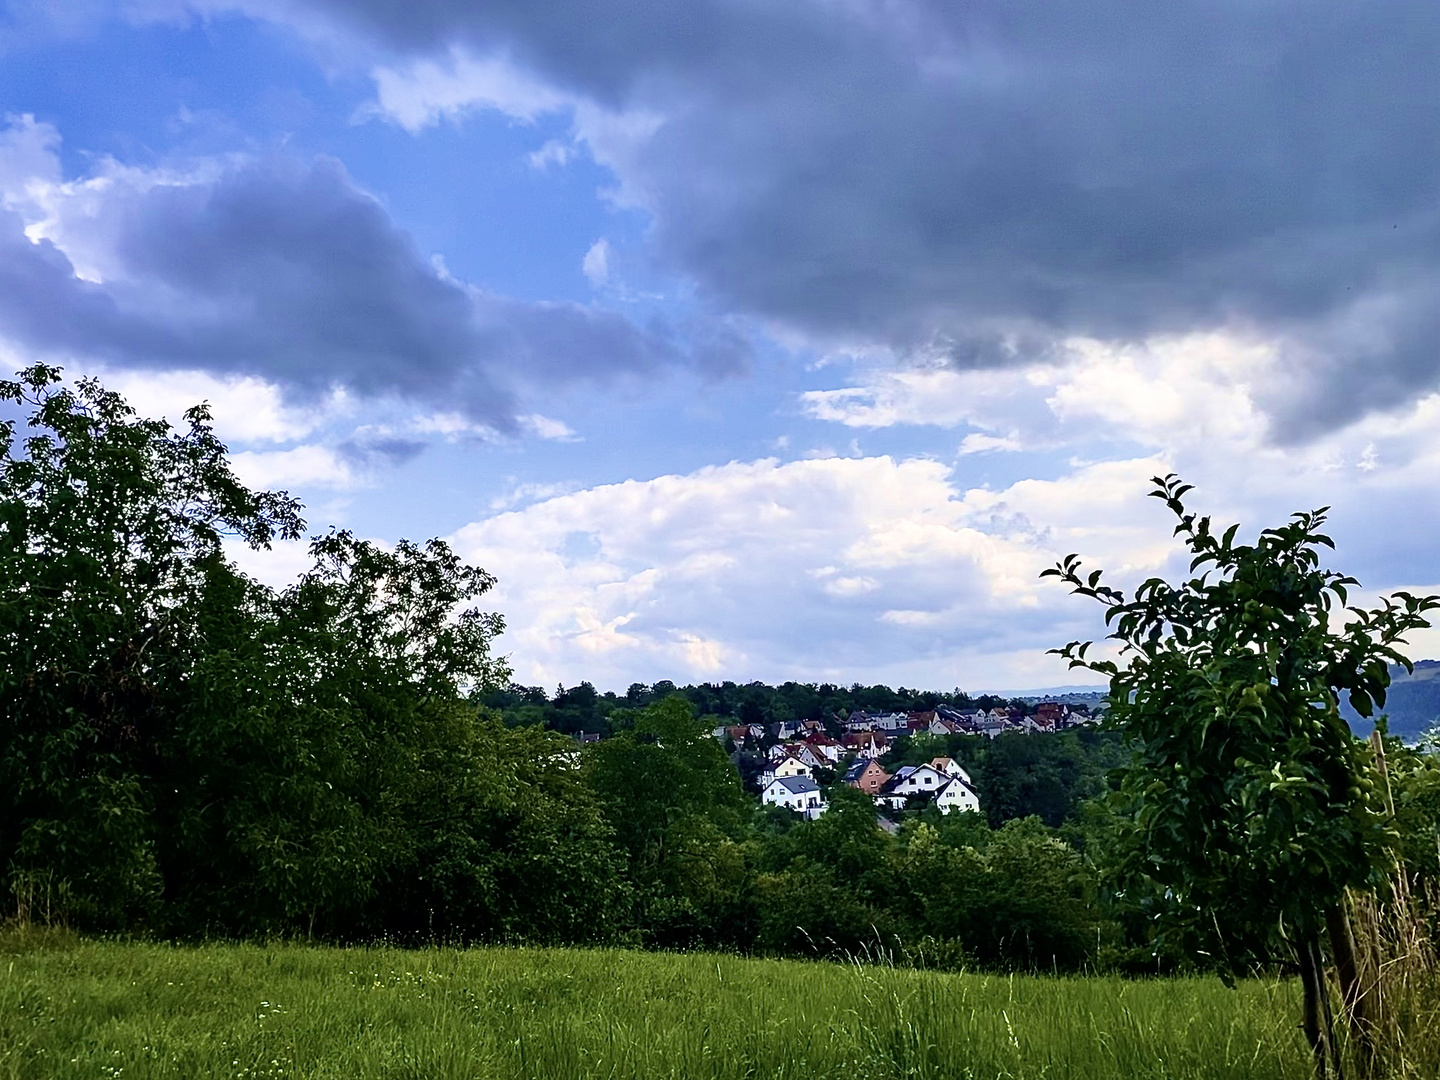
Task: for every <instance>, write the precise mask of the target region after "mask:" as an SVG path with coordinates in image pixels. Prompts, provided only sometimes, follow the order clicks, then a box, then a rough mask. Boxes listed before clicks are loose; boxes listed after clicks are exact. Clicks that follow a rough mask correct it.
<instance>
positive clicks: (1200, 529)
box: [1042, 474, 1440, 1076]
mask: <svg viewBox="0 0 1440 1080" xmlns="http://www.w3.org/2000/svg"><path fill="white" fill-rule="evenodd" d="M1154 483H1155V489H1154V490H1153V491H1151V492H1150V494H1151V496H1153V497H1155V498H1158V499H1160V500H1162V501H1163V502H1164V503H1165V505H1166V506H1167V507H1168V508H1169V509H1170V511H1171V512H1172V513H1173V514H1174V516H1175V518H1176V519H1177V524H1176V526H1175V535H1177V536H1180V537H1182V538H1183V540H1184V543H1185V546H1186V547H1187V548H1188V549H1189V551H1190V553H1191V555H1192V559H1191V562H1190V571H1191V573H1194V572H1195V571H1197V570H1200V571H1202V572H1201V573H1200V574H1199V576H1196V577H1192V578H1190V579H1189V580H1186V581H1184V582H1182V583H1181V584H1179V585H1170V584H1168V583H1166V582H1165V581H1163V580H1161V579H1159V578H1151V579H1150V580H1148V581H1146V582H1144V583H1143V584H1142V585H1140V586H1139V588H1137V589H1136V590H1135V593H1134V596H1133V598H1131V599H1129V600H1127V599H1126V597H1125V595H1124V594H1123V593H1122V592H1121V591H1119V590H1117V589H1113V588H1110V587H1108V586H1105V585H1102V584H1101V583H1100V582H1101V572H1100V571H1098V570H1097V571H1092V572H1090V573H1088V574H1085V575H1082V573H1081V564H1080V560H1079V558H1078V557H1077V556H1075V555H1070V556H1067V557H1066V558H1065V559H1064V561H1062V562H1061V563H1059V564H1058V565H1057V566H1055V567H1054V568H1052V569H1049V570H1046V571H1045V572H1044V575H1042V576H1053V577H1057V578H1059V579H1060V580H1061V581H1062V582H1064V583H1066V584H1068V585H1069V586H1070V587H1071V589H1072V591H1073V592H1075V593H1078V594H1080V595H1083V596H1088V597H1092V598H1094V599H1096V600H1099V601H1100V602H1101V603H1103V604H1105V605H1106V614H1105V618H1106V625H1107V626H1109V625H1113V626H1114V631H1113V633H1112V634H1111V635H1110V636H1111V637H1112V638H1113V639H1116V640H1118V641H1119V642H1120V646H1121V648H1120V657H1121V661H1122V662H1123V666H1122V663H1117V662H1115V661H1112V660H1091V659H1088V658H1087V653H1088V651H1089V649H1090V647H1091V643H1089V642H1084V643H1081V642H1071V643H1070V644H1069V645H1066V646H1065V647H1064V648H1063V649H1059V650H1055V651H1057V652H1058V653H1059V654H1060V655H1062V656H1064V657H1066V658H1068V659H1069V660H1070V664H1071V667H1084V668H1088V669H1090V670H1092V671H1096V672H1099V673H1101V674H1104V675H1106V676H1107V677H1109V679H1110V694H1109V697H1110V718H1109V723H1110V724H1111V725H1112V726H1114V727H1116V728H1118V729H1119V730H1120V731H1121V732H1122V733H1123V737H1124V740H1125V742H1126V744H1127V745H1128V747H1129V748H1130V750H1131V751H1132V753H1133V759H1132V762H1131V764H1130V765H1129V766H1128V767H1127V768H1125V769H1124V770H1123V771H1122V773H1121V778H1120V782H1119V789H1118V792H1117V793H1116V801H1117V804H1118V806H1119V808H1120V809H1121V811H1122V812H1123V817H1124V821H1125V823H1126V827H1125V832H1124V833H1123V836H1124V838H1125V841H1126V842H1125V844H1124V845H1123V848H1122V853H1121V855H1120V861H1119V864H1118V867H1117V868H1116V870H1115V875H1114V878H1115V881H1116V883H1117V884H1118V885H1119V886H1120V887H1121V888H1122V889H1127V890H1132V891H1135V892H1141V891H1146V890H1148V891H1149V892H1150V893H1151V895H1152V896H1154V897H1156V898H1157V899H1156V908H1157V915H1158V917H1159V924H1160V926H1161V928H1162V933H1164V934H1178V935H1180V936H1181V937H1182V938H1183V940H1184V941H1185V943H1186V944H1187V946H1188V947H1189V948H1190V949H1191V950H1192V951H1193V952H1194V953H1196V954H1199V955H1202V956H1204V955H1209V956H1210V957H1211V958H1212V959H1213V960H1214V961H1215V962H1217V963H1219V964H1221V965H1223V966H1225V967H1226V968H1234V967H1238V966H1240V965H1241V964H1242V963H1244V962H1245V961H1246V960H1249V959H1254V958H1262V959H1264V958H1269V957H1271V956H1274V955H1277V954H1278V953H1279V952H1280V951H1281V950H1282V949H1283V948H1284V947H1286V946H1288V948H1289V949H1290V950H1293V953H1294V955H1295V957H1296V959H1297V960H1298V963H1299V968H1300V972H1301V978H1302V983H1303V987H1304V1010H1305V1011H1304V1029H1305V1034H1306V1037H1307V1039H1308V1040H1309V1043H1310V1046H1311V1048H1312V1050H1313V1052H1314V1056H1315V1066H1316V1071H1317V1073H1319V1074H1320V1075H1322V1076H1323V1075H1324V1073H1325V1070H1326V1063H1327V1060H1328V1061H1330V1062H1332V1063H1333V1064H1334V1065H1335V1067H1336V1069H1337V1072H1338V1070H1339V1068H1340V1058H1339V1055H1338V1048H1337V1047H1336V1045H1335V1042H1334V1037H1333V1027H1332V1024H1331V1023H1330V1020H1329V999H1328V995H1326V993H1325V989H1324V985H1325V984H1324V967H1323V961H1322V955H1321V950H1320V937H1321V932H1322V930H1328V933H1329V936H1330V939H1331V948H1332V953H1333V956H1334V959H1335V962H1336V966H1337V973H1338V975H1339V978H1340V982H1341V987H1342V993H1343V997H1344V1001H1345V1004H1346V1006H1347V1009H1348V1012H1349V1013H1350V1015H1351V1016H1352V1018H1353V1019H1354V1021H1355V1024H1356V1027H1355V1032H1356V1034H1357V1035H1358V1036H1359V1041H1360V1042H1361V1044H1362V1047H1363V1045H1364V1044H1365V1043H1366V1039H1367V1031H1366V1028H1365V1017H1364V1015H1363V1013H1364V1001H1363V1000H1362V997H1361V994H1360V987H1359V985H1358V980H1357V978H1356V974H1355V965H1354V959H1353V948H1352V946H1351V943H1350V930H1349V925H1348V920H1347V918H1346V914H1345V907H1344V900H1345V894H1346V890H1347V889H1352V888H1353V889H1371V888H1375V887H1376V886H1377V885H1378V884H1379V883H1380V881H1381V880H1382V878H1383V869H1384V868H1385V867H1386V866H1387V865H1389V864H1390V862H1391V859H1392V855H1391V851H1392V847H1393V840H1394V835H1393V832H1392V830H1390V829H1389V828H1388V822H1387V819H1386V815H1385V813H1384V808H1383V803H1380V802H1379V801H1378V800H1377V798H1376V795H1375V791H1374V784H1373V782H1372V780H1371V779H1370V773H1371V769H1370V764H1369V760H1368V754H1367V750H1366V746H1365V744H1364V743H1363V742H1362V741H1360V740H1358V739H1356V738H1355V737H1354V735H1353V734H1352V733H1351V731H1350V729H1349V727H1348V725H1347V724H1346V723H1345V721H1344V719H1343V718H1342V717H1341V715H1340V712H1339V695H1340V694H1342V693H1346V694H1348V695H1349V699H1350V701H1351V703H1352V704H1353V706H1354V707H1355V708H1356V709H1357V710H1358V711H1359V712H1360V714H1361V715H1362V716H1368V715H1370V714H1371V712H1372V711H1373V709H1374V708H1375V706H1378V705H1383V704H1384V701H1385V688H1386V686H1387V685H1388V683H1389V671H1388V664H1389V663H1392V662H1393V663H1397V664H1401V665H1403V666H1405V667H1406V668H1409V667H1410V662H1409V661H1408V660H1407V659H1406V658H1405V657H1404V656H1402V655H1401V654H1400V653H1399V651H1398V650H1397V646H1399V645H1401V644H1403V642H1404V635H1405V634H1406V633H1407V632H1409V631H1411V630H1415V629H1419V628H1421V627H1425V626H1428V625H1429V621H1428V619H1427V618H1426V613H1427V612H1429V611H1431V610H1433V609H1435V608H1436V607H1440V597H1433V596H1414V595H1411V594H1409V593H1404V592H1399V593H1396V594H1395V595H1394V596H1393V597H1389V598H1384V599H1382V600H1381V603H1380V606H1378V607H1376V608H1373V609H1364V608H1359V607H1346V606H1345V605H1346V604H1347V602H1348V590H1349V589H1350V588H1351V587H1353V586H1355V585H1356V584H1357V583H1356V582H1355V580H1354V579H1353V578H1349V577H1345V576H1343V575H1341V574H1339V573H1336V572H1334V571H1330V570H1325V569H1322V568H1321V567H1320V556H1319V549H1320V548H1321V547H1329V548H1333V547H1334V544H1333V543H1332V541H1331V540H1330V539H1329V537H1327V536H1325V535H1324V534H1323V533H1322V532H1321V531H1320V529H1321V527H1322V525H1323V524H1324V521H1325V515H1326V513H1327V511H1328V507H1327V508H1322V509H1320V510H1316V511H1313V512H1311V513H1300V514H1295V515H1294V516H1293V517H1292V518H1291V520H1290V522H1289V523H1288V524H1286V525H1283V526H1280V527H1279V528H1274V529H1266V530H1265V531H1263V532H1262V533H1260V536H1259V538H1258V539H1257V541H1256V542H1255V543H1254V544H1240V545H1237V544H1236V543H1235V534H1236V532H1237V530H1238V526H1236V525H1232V526H1230V527H1229V528H1228V529H1226V530H1225V532H1224V533H1223V535H1216V534H1215V533H1214V532H1213V531H1212V530H1211V525H1210V519H1209V518H1208V517H1198V518H1197V516H1196V515H1195V514H1193V513H1191V512H1189V511H1188V510H1187V509H1186V507H1185V505H1184V503H1183V501H1182V500H1183V498H1184V496H1185V494H1186V493H1187V492H1188V491H1190V490H1191V487H1190V485H1187V484H1183V483H1181V481H1180V480H1179V479H1178V478H1177V477H1175V476H1174V475H1173V474H1172V475H1169V476H1165V477H1156V478H1155V480H1154Z"/></svg>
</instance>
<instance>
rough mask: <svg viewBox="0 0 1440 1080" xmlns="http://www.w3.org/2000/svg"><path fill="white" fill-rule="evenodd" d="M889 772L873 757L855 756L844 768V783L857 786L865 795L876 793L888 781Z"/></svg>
mask: <svg viewBox="0 0 1440 1080" xmlns="http://www.w3.org/2000/svg"><path fill="white" fill-rule="evenodd" d="M889 779H890V774H889V773H887V772H886V771H885V770H884V769H882V768H881V767H880V764H879V762H877V761H876V760H875V759H874V758H863V757H862V758H856V759H855V761H854V762H852V763H851V765H850V768H848V769H846V770H845V777H844V780H845V783H847V784H849V785H850V786H851V787H853V788H859V789H860V790H861V791H863V792H864V793H865V794H866V795H872V796H873V795H876V794H878V793H879V791H880V789H881V788H883V787H884V786H885V784H886V783H887V782H888V781H889Z"/></svg>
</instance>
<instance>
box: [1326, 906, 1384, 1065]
mask: <svg viewBox="0 0 1440 1080" xmlns="http://www.w3.org/2000/svg"><path fill="white" fill-rule="evenodd" d="M1325 925H1326V928H1327V929H1328V930H1329V932H1330V951H1331V953H1332V954H1334V957H1335V974H1336V976H1337V977H1338V978H1339V980H1340V1001H1341V1004H1342V1006H1343V1008H1344V1010H1345V1019H1346V1022H1347V1023H1348V1025H1349V1028H1350V1036H1351V1038H1353V1039H1354V1040H1355V1051H1356V1056H1357V1058H1358V1060H1359V1063H1360V1070H1361V1074H1362V1075H1363V1076H1365V1077H1369V1076H1371V1075H1372V1074H1373V1073H1374V1071H1375V1020H1376V1017H1375V1016H1374V1015H1373V1014H1374V1009H1373V1007H1372V1006H1373V1001H1372V995H1371V994H1370V992H1369V991H1370V988H1369V987H1367V986H1366V985H1365V983H1364V981H1363V978H1362V976H1361V973H1360V965H1359V963H1358V961H1357V958H1356V956H1355V937H1354V934H1352V933H1351V930H1350V915H1349V913H1348V912H1347V911H1346V910H1345V907H1344V901H1343V900H1341V901H1340V902H1339V903H1336V904H1335V905H1334V906H1333V907H1331V908H1330V910H1329V911H1327V912H1326V913H1325Z"/></svg>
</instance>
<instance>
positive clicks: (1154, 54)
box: [308, 0, 1440, 432]
mask: <svg viewBox="0 0 1440 1080" xmlns="http://www.w3.org/2000/svg"><path fill="white" fill-rule="evenodd" d="M308 7H309V9H310V10H311V11H315V10H321V11H324V12H327V13H329V15H330V17H332V18H338V19H340V20H343V21H345V22H346V23H347V24H348V25H349V26H351V27H352V28H355V27H358V28H360V29H362V30H363V31H365V32H368V33H370V34H372V35H374V36H376V37H377V38H378V39H379V40H381V41H383V42H384V43H385V44H386V45H387V47H390V48H392V49H396V50H399V51H401V52H405V53H409V54H412V55H413V54H417V53H423V52H426V51H434V50H437V49H439V48H440V47H442V46H448V45H450V44H453V43H457V42H458V43H466V44H469V45H470V46H471V47H473V48H475V49H477V50H489V49H495V48H498V49H502V50H504V51H505V52H506V53H508V54H509V55H511V56H512V57H514V58H516V59H517V60H518V61H520V62H522V63H524V64H526V65H528V66H530V67H532V68H533V69H535V70H537V71H538V72H540V73H541V74H543V75H544V76H545V77H547V78H549V79H551V80H553V81H554V82H555V83H557V84H559V85H562V86H563V87H565V88H566V89H567V90H569V91H570V92H574V93H581V94H585V95H588V96H589V97H591V98H593V99H595V100H596V101H599V102H601V103H603V104H606V105H608V106H610V107H612V108H618V107H643V108H651V109H655V110H658V111H659V112H660V113H662V114H663V115H664V116H665V117H666V118H667V121H666V123H665V124H664V125H663V126H662V127H661V128H660V129H659V131H658V132H657V133H656V135H655V136H654V137H653V138H652V139H650V140H649V141H648V142H646V143H644V144H643V145H639V146H637V147H634V148H632V149H631V150H630V151H628V152H626V153H623V154H621V155H619V156H618V157H617V165H618V167H619V168H621V169H622V170H623V171H624V172H625V174H626V176H625V178H626V180H627V183H628V185H629V186H630V187H631V188H633V190H635V191H637V192H640V193H641V194H642V196H643V197H644V198H646V199H647V200H648V202H649V203H650V205H651V207H652V208H653V210H654V211H655V214H656V234H655V235H656V242H657V245H658V250H659V252H660V253H661V255H662V256H663V257H664V258H666V259H668V260H669V261H670V262H671V263H672V264H673V265H674V266H676V267H679V268H681V269H682V270H684V271H686V272H688V273H690V274H692V275H693V276H694V277H695V279H696V280H697V281H699V282H700V284H701V285H702V287H703V288H704V289H706V290H707V291H708V292H709V294H710V295H711V296H712V297H713V298H715V299H716V300H717V301H718V302H719V303H721V304H724V305H731V306H734V307H736V308H739V309H741V310H744V311H747V312H755V313H760V314H763V315H766V316H770V317H773V318H776V319H779V320H781V321H782V322H784V323H787V324H789V325H791V326H795V327H799V328H801V329H804V330H807V331H810V332H813V333H817V334H820V335H822V336H830V337H832V338H839V339H846V338H849V339H860V340H869V341H873V342H880V343H884V344H888V345H891V346H894V347H897V348H898V349H900V350H901V351H902V352H909V353H915V354H928V355H930V356H941V357H948V358H949V359H950V360H951V361H952V362H954V363H957V364H961V365H974V364H990V363H997V362H1004V361H1005V360H1006V359H1007V358H1008V357H1009V356H1011V355H1013V354H1014V342H1015V341H1016V340H1019V341H1020V342H1021V343H1022V348H1021V351H1022V352H1024V351H1025V349H1026V348H1027V347H1028V346H1026V345H1025V343H1027V342H1030V341H1032V340H1033V339H1034V338H1035V337H1036V336H1038V337H1039V339H1041V340H1043V339H1045V338H1047V337H1048V338H1053V337H1056V336H1063V335H1066V334H1071V333H1082V334H1097V335H1103V336H1112V337H1122V338H1123V337H1132V336H1141V335H1145V334H1151V333H1156V332H1167V331H1185V330H1191V329H1195V328H1200V327H1206V328H1208V327H1216V326H1222V325H1230V326H1240V327H1253V328H1256V329H1258V330H1260V331H1262V332H1265V333H1270V334H1274V335H1277V336H1278V337H1280V338H1281V339H1282V340H1283V341H1284V342H1285V343H1286V345H1285V347H1286V350H1287V357H1288V359H1289V361H1290V362H1291V364H1292V365H1293V368H1294V372H1295V380H1294V385H1293V386H1290V387H1288V388H1287V390H1286V400H1285V401H1276V402H1274V403H1272V404H1273V405H1274V407H1275V409H1276V411H1277V412H1278V413H1279V414H1280V417H1279V419H1280V421H1281V424H1282V428H1283V427H1284V426H1285V425H1288V427H1289V429H1290V430H1292V431H1296V432H1299V431H1302V430H1303V429H1304V428H1305V427H1306V425H1307V424H1310V425H1315V424H1320V425H1323V424H1328V423H1332V422H1334V421H1337V420H1341V419H1344V418H1345V417H1347V416H1349V415H1353V412H1354V411H1355V410H1357V409H1364V408H1367V407H1376V406H1384V405H1387V404H1392V403H1395V402H1397V401H1399V400H1403V399H1404V398H1405V397H1406V396H1408V395H1410V394H1412V393H1414V392H1415V391H1416V390H1417V389H1420V388H1427V387H1431V386H1433V385H1434V384H1435V383H1436V380H1437V373H1440V358H1437V344H1436V342H1437V339H1440V316H1437V314H1436V313H1437V312H1440V107H1437V105H1436V92H1435V91H1436V87H1437V86H1440V5H1437V4H1435V3H1433V0H1397V2H1395V3H1388V4H1379V5H1377V4H1369V3H1361V2H1359V0H1337V2H1333V3H1326V4H1314V3H1309V2H1302V0H1245V2H1221V3H1215V2H1213V0H1178V2H1176V3H1170V4H1163V5H1155V4H1150V3H1145V2H1141V0H1112V2H1099V3H1090V4H1080V5H1076V4H1057V3H1053V2H1049V0H1031V2H1022V3H1014V2H1008V0H1007V2H1003V3H1002V2H1001V0H979V2H975V3H966V4H955V3H949V2H936V3H924V2H915V0H912V2H906V0H896V2H881V0H874V2H866V0H857V2H854V3H843V4H833V3H822V2H820V0H813V2H811V0H792V2H788V3H777V2H773V0H768V2H760V0H695V2H694V3H687V4H682V5H676V4H673V3H669V2H661V0H639V2H637V3H632V4H625V5H612V4H597V3H592V2H582V0H553V2H549V3H543V4H533V3H520V2H509V0H486V2H484V3H481V2H441V0H407V2H406V3H403V4H401V3H397V2H391V0H344V2H341V0H310V3H309V4H308Z"/></svg>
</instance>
